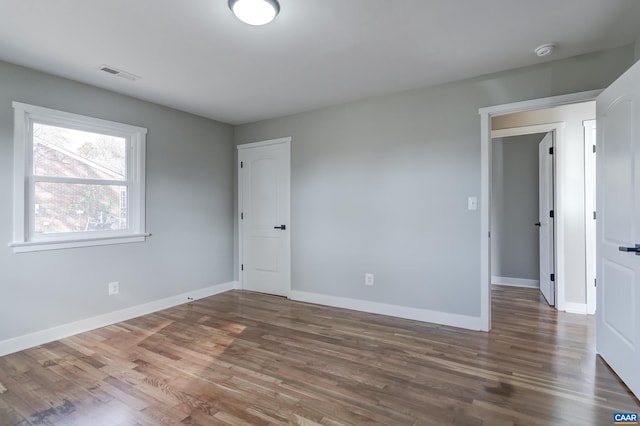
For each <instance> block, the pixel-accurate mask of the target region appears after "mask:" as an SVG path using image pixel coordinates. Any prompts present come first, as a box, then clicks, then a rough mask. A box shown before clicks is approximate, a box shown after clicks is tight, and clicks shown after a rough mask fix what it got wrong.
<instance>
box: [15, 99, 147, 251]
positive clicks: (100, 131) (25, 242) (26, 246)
mask: <svg viewBox="0 0 640 426" xmlns="http://www.w3.org/2000/svg"><path fill="white" fill-rule="evenodd" d="M13 108H14V113H15V117H14V119H15V122H14V126H15V127H14V235H13V237H14V239H13V243H12V244H10V245H11V246H12V247H13V249H14V251H15V252H25V251H36V250H51V249H58V248H70V247H82V246H90V245H102V244H116V243H127V242H138V241H144V239H145V237H146V236H148V234H145V223H144V219H145V206H144V200H145V194H144V192H145V169H144V159H145V138H146V133H147V129H144V128H141V127H135V126H130V125H128V124H121V123H114V122H111V121H106V120H100V119H96V118H91V117H85V116H82V115H77V114H71V113H66V112H62V111H56V110H52V109H48V108H42V107H38V106H33V105H27V104H23V103H19V102H14V103H13Z"/></svg>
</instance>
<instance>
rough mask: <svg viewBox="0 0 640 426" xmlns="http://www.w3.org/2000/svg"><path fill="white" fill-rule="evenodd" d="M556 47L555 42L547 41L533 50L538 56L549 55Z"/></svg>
mask: <svg viewBox="0 0 640 426" xmlns="http://www.w3.org/2000/svg"><path fill="white" fill-rule="evenodd" d="M556 47H557V44H555V43H547V44H543V45H541V46H538V47H536V48H535V49H534V50H533V51H534V52H536V55H538V56H540V57H543V56H549V55H551V54H552V53H553V52H554V51H555V50H556Z"/></svg>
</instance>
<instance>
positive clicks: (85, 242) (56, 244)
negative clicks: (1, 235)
mask: <svg viewBox="0 0 640 426" xmlns="http://www.w3.org/2000/svg"><path fill="white" fill-rule="evenodd" d="M149 236H151V234H128V235H118V236H113V237H98V238H82V239H77V240H61V241H28V242H19V243H11V244H9V247H11V248H13V252H14V253H27V252H31V251H44V250H59V249H68V248H77V247H91V246H104V245H111V244H126V243H140V242H143V241H145V240H146V238H147V237H149Z"/></svg>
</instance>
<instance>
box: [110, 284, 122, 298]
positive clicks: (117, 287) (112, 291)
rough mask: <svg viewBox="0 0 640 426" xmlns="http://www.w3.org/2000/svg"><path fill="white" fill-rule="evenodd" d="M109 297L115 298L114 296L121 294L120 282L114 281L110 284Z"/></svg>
mask: <svg viewBox="0 0 640 426" xmlns="http://www.w3.org/2000/svg"><path fill="white" fill-rule="evenodd" d="M108 285H109V296H113V295H114V294H118V293H120V283H119V282H118V281H114V282H112V283H109V284H108Z"/></svg>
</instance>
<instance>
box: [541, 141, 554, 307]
mask: <svg viewBox="0 0 640 426" xmlns="http://www.w3.org/2000/svg"><path fill="white" fill-rule="evenodd" d="M552 147H553V132H549V133H547V135H546V136H545V137H544V139H542V141H540V144H539V145H538V167H539V174H538V186H539V196H540V200H539V204H538V206H539V207H538V209H539V216H538V226H539V231H538V233H539V237H540V292H542V295H543V296H544V298H545V299H546V300H547V303H549V304H550V305H551V306H554V305H555V300H556V298H555V283H554V282H553V281H552V280H551V276H552V274H554V275H555V273H554V268H555V265H554V263H555V262H554V239H553V232H554V230H553V225H554V223H553V218H552V217H551V215H550V212H551V210H553V155H552V154H551V152H550V149H551V148H552Z"/></svg>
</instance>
